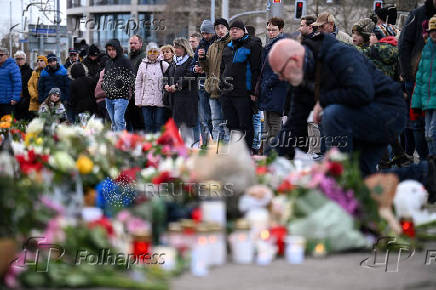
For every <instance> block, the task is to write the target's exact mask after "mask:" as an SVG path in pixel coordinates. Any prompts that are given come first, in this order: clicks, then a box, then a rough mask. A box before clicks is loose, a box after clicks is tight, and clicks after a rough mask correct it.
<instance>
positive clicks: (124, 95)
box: [101, 39, 135, 131]
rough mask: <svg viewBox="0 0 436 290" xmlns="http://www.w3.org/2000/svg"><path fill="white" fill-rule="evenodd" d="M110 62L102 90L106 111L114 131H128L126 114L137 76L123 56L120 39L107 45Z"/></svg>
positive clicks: (105, 72) (105, 70)
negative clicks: (104, 95) (104, 94)
mask: <svg viewBox="0 0 436 290" xmlns="http://www.w3.org/2000/svg"><path fill="white" fill-rule="evenodd" d="M106 52H107V54H108V56H109V60H108V61H107V62H106V65H105V68H104V76H103V82H102V84H101V88H102V89H103V91H104V92H105V93H106V109H107V111H108V113H109V117H110V118H111V121H112V129H113V130H114V131H121V130H124V129H126V121H125V119H124V114H125V112H126V109H127V105H128V104H129V99H130V97H131V93H132V92H133V88H134V85H135V75H134V74H133V69H132V65H131V63H130V61H129V59H128V58H127V57H125V56H124V55H123V48H122V47H121V44H120V42H119V40H118V39H112V40H110V41H108V43H107V44H106Z"/></svg>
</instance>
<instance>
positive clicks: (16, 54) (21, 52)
mask: <svg viewBox="0 0 436 290" xmlns="http://www.w3.org/2000/svg"><path fill="white" fill-rule="evenodd" d="M17 56H24V59H26V57H27V56H26V53H25V52H24V51H22V50H18V51H17V52H16V53H15V54H14V58H16V57H17Z"/></svg>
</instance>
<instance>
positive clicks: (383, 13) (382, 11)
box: [375, 8, 388, 22]
mask: <svg viewBox="0 0 436 290" xmlns="http://www.w3.org/2000/svg"><path fill="white" fill-rule="evenodd" d="M375 14H376V15H377V16H378V17H379V18H380V19H381V20H383V21H385V22H386V21H387V19H388V9H387V8H378V9H376V10H375Z"/></svg>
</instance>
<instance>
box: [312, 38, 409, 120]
mask: <svg viewBox="0 0 436 290" xmlns="http://www.w3.org/2000/svg"><path fill="white" fill-rule="evenodd" d="M323 36H324V40H323V42H322V45H321V47H320V50H319V53H318V59H319V60H320V61H321V63H322V70H321V89H320V99H319V101H320V104H321V106H322V107H326V106H329V105H332V104H341V105H346V106H350V107H362V106H365V105H368V104H370V103H373V102H375V103H379V104H382V105H383V106H389V107H390V108H391V109H393V110H397V111H401V112H404V114H406V103H405V101H404V98H403V94H402V92H401V88H400V85H399V84H398V83H396V82H393V81H392V79H391V78H389V77H387V76H385V75H384V74H383V73H382V72H381V71H380V70H378V69H376V67H375V66H374V64H373V63H372V62H371V61H370V60H368V59H367V58H366V57H365V56H363V55H362V54H361V53H359V51H358V50H357V49H355V48H354V47H350V46H348V45H346V44H344V43H342V42H339V41H337V40H336V39H334V38H333V37H332V36H330V35H327V34H324V35H323Z"/></svg>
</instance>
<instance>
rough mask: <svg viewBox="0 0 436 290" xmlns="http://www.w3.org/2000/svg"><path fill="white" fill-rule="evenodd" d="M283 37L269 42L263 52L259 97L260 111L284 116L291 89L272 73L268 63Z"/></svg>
mask: <svg viewBox="0 0 436 290" xmlns="http://www.w3.org/2000/svg"><path fill="white" fill-rule="evenodd" d="M283 38H284V37H283V36H279V37H276V38H274V39H273V40H272V41H271V42H269V43H268V44H267V45H266V46H265V48H264V50H263V52H262V67H263V71H262V75H261V78H262V79H261V80H262V81H261V85H260V96H259V101H258V105H259V110H261V111H267V112H277V113H279V114H282V115H283V111H284V106H285V100H286V94H287V91H288V89H289V84H288V82H284V81H280V80H279V77H278V76H277V75H276V74H275V73H274V72H273V71H272V69H271V66H270V64H269V62H268V53H269V52H270V50H271V48H272V46H273V45H274V44H275V43H276V42H277V41H279V40H281V39H283Z"/></svg>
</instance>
